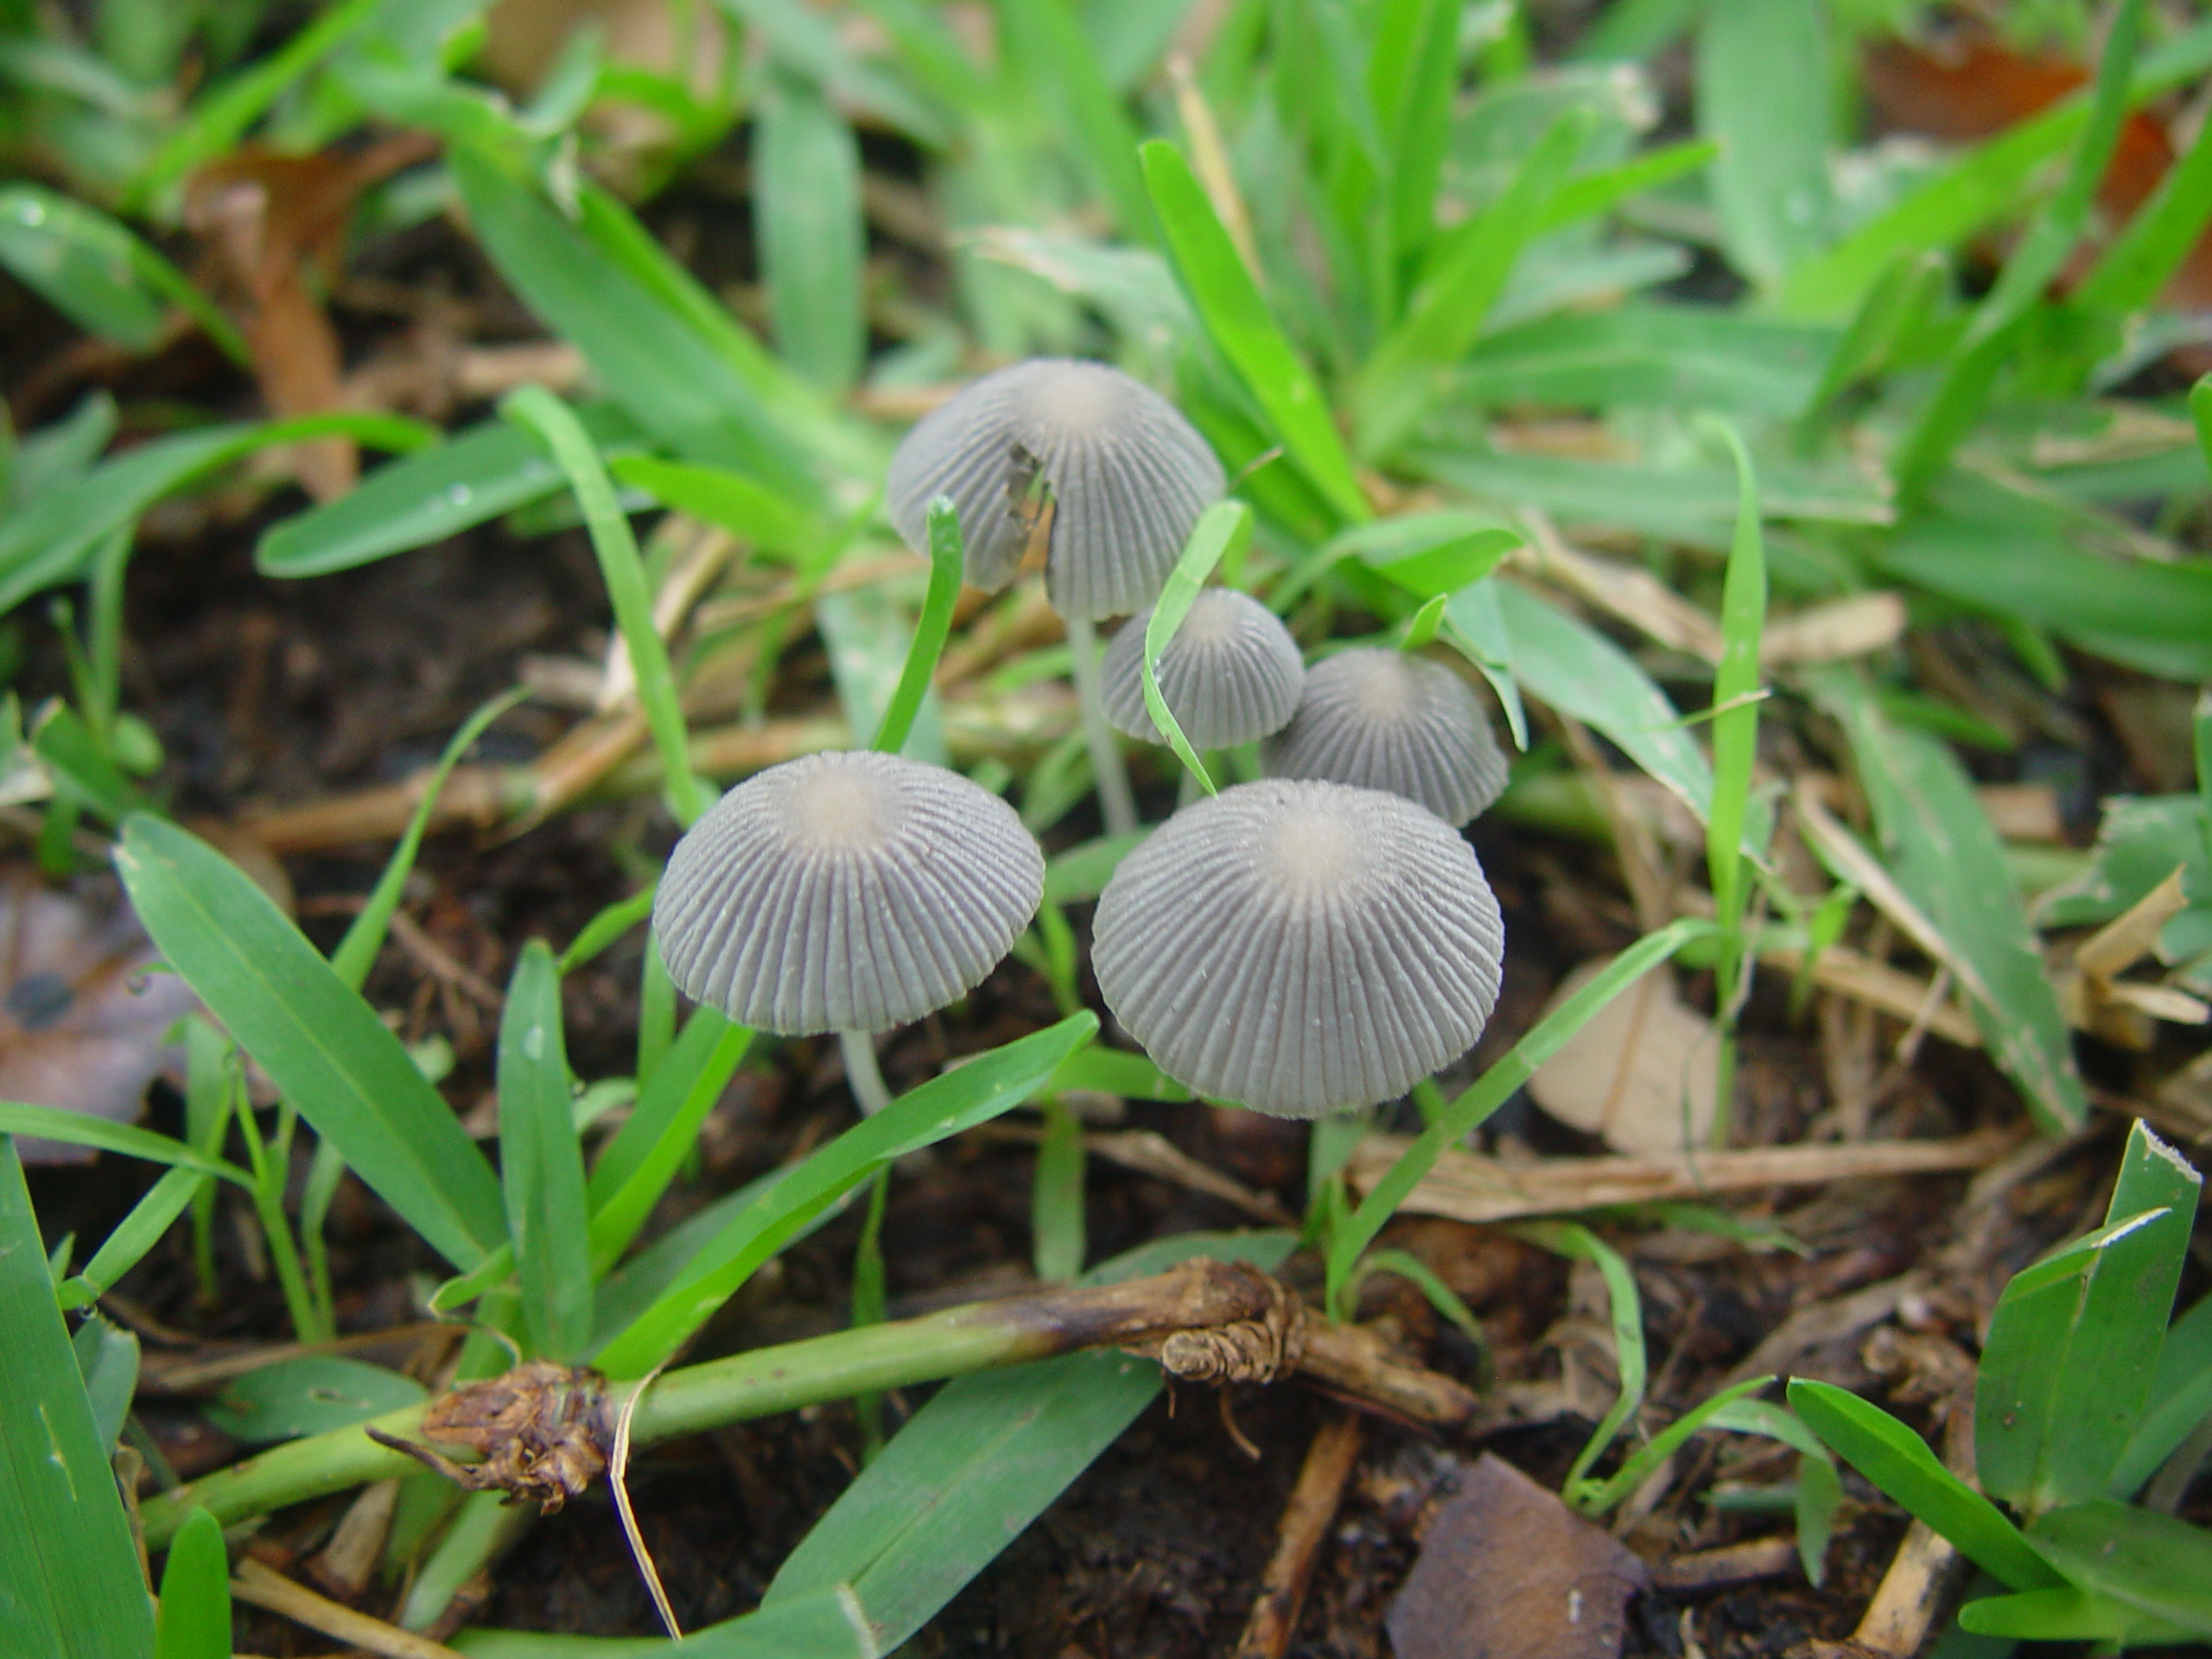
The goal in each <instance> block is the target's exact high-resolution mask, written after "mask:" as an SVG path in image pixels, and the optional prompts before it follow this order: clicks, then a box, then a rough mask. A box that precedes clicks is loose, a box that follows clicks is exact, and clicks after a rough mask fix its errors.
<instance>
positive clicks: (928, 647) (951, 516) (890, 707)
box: [868, 495, 964, 754]
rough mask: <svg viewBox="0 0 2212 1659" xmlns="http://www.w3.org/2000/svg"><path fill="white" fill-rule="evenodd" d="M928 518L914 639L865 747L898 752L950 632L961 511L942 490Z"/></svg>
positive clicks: (956, 586) (959, 559)
mask: <svg viewBox="0 0 2212 1659" xmlns="http://www.w3.org/2000/svg"><path fill="white" fill-rule="evenodd" d="M927 522H928V527H929V547H930V585H929V592H928V593H927V594H925V596H924V598H923V600H922V615H921V620H919V621H918V622H917V623H916V624H915V625H914V643H913V645H912V646H911V647H910V648H909V649H908V651H907V652H906V664H905V665H904V666H903V667H902V668H901V669H900V670H899V683H898V686H897V687H896V688H895V689H894V690H893V691H892V693H891V701H890V702H889V703H888V704H887V706H886V707H885V709H884V710H883V721H882V723H881V724H880V725H879V726H878V727H877V728H875V741H874V742H873V743H871V744H869V746H868V747H870V748H873V749H878V750H880V751H881V752H882V753H886V754H896V753H899V750H900V749H901V748H903V747H905V746H906V737H907V734H909V733H911V732H912V730H913V729H914V716H915V715H917V714H918V713H919V712H920V711H921V707H922V699H923V697H924V696H925V695H927V693H928V691H929V689H930V682H931V679H933V678H934V677H936V674H937V663H938V658H939V657H940V656H942V655H944V642H945V639H946V637H947V636H948V635H949V634H950V632H952V607H953V606H954V604H955V603H956V602H957V601H958V600H959V598H960V572H961V568H962V565H963V560H964V555H963V550H962V545H961V537H960V515H959V514H958V513H957V512H955V511H954V510H953V505H952V502H951V501H950V499H949V498H947V497H945V496H942V495H940V496H938V498H937V499H934V500H932V501H931V503H930V505H929V511H928V515H927Z"/></svg>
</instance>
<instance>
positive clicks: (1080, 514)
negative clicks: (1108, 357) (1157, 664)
mask: <svg viewBox="0 0 2212 1659" xmlns="http://www.w3.org/2000/svg"><path fill="white" fill-rule="evenodd" d="M1222 482H1223V480H1222V471H1221V462H1220V461H1218V460H1217V459H1216V458H1215V456H1214V453H1213V451H1212V450H1211V448H1207V446H1206V442H1205V439H1204V438H1202V437H1200V436H1199V435H1198V433H1197V432H1196V431H1195V430H1193V429H1192V426H1191V423H1189V422H1188V421H1186V420H1185V419H1184V418H1183V416H1181V415H1180V414H1179V412H1178V411H1177V410H1176V409H1175V406H1174V405H1173V404H1170V403H1169V402H1168V401H1167V400H1166V398H1165V397H1161V396H1160V394H1159V393H1158V392H1156V391H1153V390H1152V389H1151V388H1150V387H1149V386H1147V385H1144V384H1142V383H1141V381H1137V380H1134V379H1132V378H1129V377H1128V375H1126V374H1123V373H1122V372H1121V371H1120V370H1119V369H1116V368H1109V366H1108V365H1105V364H1103V363H1086V362H1081V361H1078V360H1077V359H1071V358H1035V359H1031V360H1030V361H1028V362H1026V363H1017V364H1015V365H1014V366H1013V367H1011V368H1006V369H1001V370H999V371H998V372H996V373H995V374H987V375H985V376H984V377H983V378H982V379H980V380H978V381H976V382H975V383H974V384H973V385H969V386H968V387H967V388H966V389H965V390H963V391H961V392H959V393H958V394H957V395H956V396H955V397H952V398H951V400H950V401H949V402H948V403H946V404H944V405H943V406H941V407H940V408H938V409H937V410H933V411H931V413H930V414H928V415H926V416H924V417H923V418H922V419H921V420H920V421H919V422H918V423H916V424H915V426H914V428H913V429H912V431H910V432H909V433H907V434H906V438H905V439H904V440H903V441H902V442H900V443H899V448H898V452H897V453H896V454H893V456H892V458H891V477H890V482H889V485H888V488H887V500H888V504H889V508H890V513H891V522H892V523H893V524H895V525H896V526H897V527H898V531H899V535H901V536H902V537H905V538H906V543H907V544H908V545H909V546H911V547H913V548H916V549H920V548H921V547H922V546H923V545H924V542H925V536H926V534H927V516H928V512H929V504H930V502H931V499H934V498H935V497H937V496H939V495H946V496H950V497H951V498H952V505H953V506H954V507H955V508H956V509H957V510H958V512H959V514H960V529H961V533H962V536H963V539H964V541H965V544H966V549H967V571H966V574H967V578H968V580H969V582H970V583H972V584H973V585H974V586H976V587H978V588H984V589H986V590H989V591H995V590H996V589H998V588H1003V587H1005V586H1006V584H1007V582H1010V581H1012V580H1013V579H1014V570H1015V568H1016V567H1017V566H1019V565H1020V563H1021V556H1022V552H1023V550H1025V549H1026V548H1027V546H1028V545H1029V539H1030V537H1031V536H1032V535H1033V533H1034V532H1035V531H1036V529H1037V526H1038V524H1039V518H1040V517H1041V515H1042V512H1043V511H1044V507H1045V505H1046V498H1047V495H1049V499H1050V505H1051V507H1052V526H1051V530H1050V543H1049V551H1048V553H1047V556H1046V564H1045V588H1046V594H1048V595H1049V596H1050V597H1051V599H1052V608H1053V609H1054V610H1055V611H1058V613H1060V614H1061V615H1062V616H1063V617H1079V618H1081V619H1083V620H1086V621H1093V620H1097V619H1098V618H1100V617H1107V616H1122V615H1125V614H1127V613H1128V612H1131V611H1134V610H1136V609H1139V608H1140V607H1143V606H1146V605H1148V604H1150V603H1151V602H1152V601H1153V600H1154V599H1155V598H1157V597H1158V596H1159V594H1160V588H1161V587H1162V586H1163V585H1164V584H1165V583H1166V580H1167V573H1168V572H1169V571H1170V570H1171V569H1173V568H1174V565H1175V560H1176V557H1177V556H1178V555H1179V554H1180V553H1181V552H1182V550H1183V543H1184V542H1185V540H1186V539H1188V537H1189V536H1190V533H1191V526H1192V524H1196V523H1197V522H1198V515H1199V514H1200V513H1201V512H1205V509H1206V506H1207V505H1208V504H1209V503H1211V502H1212V501H1213V500H1214V499H1217V497H1218V496H1219V495H1220V494H1221V492H1222Z"/></svg>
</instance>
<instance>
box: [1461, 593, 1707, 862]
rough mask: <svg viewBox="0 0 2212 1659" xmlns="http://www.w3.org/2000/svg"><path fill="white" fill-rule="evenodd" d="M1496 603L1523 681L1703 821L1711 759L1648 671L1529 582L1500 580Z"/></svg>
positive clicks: (1515, 670)
mask: <svg viewBox="0 0 2212 1659" xmlns="http://www.w3.org/2000/svg"><path fill="white" fill-rule="evenodd" d="M1497 603H1498V609H1499V611H1500V613H1502V614H1503V618H1504V621H1505V628H1506V633H1507V637H1508V638H1509V639H1510V640H1511V642H1512V651H1513V656H1512V669H1513V677H1514V679H1515V680H1516V682H1518V683H1519V684H1520V687H1521V689H1522V690H1523V691H1525V692H1527V693H1528V694H1529V696H1532V697H1535V699H1536V700H1537V701H1538V702H1545V703H1548V704H1550V705H1551V707H1552V708H1554V709H1557V710H1558V711H1559V712H1560V714H1563V715H1569V716H1571V717H1573V719H1576V720H1579V721H1582V722H1583V723H1584V724H1585V725H1586V726H1591V727H1594V728H1596V729H1597V730H1599V731H1600V732H1602V733H1604V734H1605V736H1606V738H1607V739H1609V740H1610V741H1611V742H1612V743H1613V744H1615V745H1616V746H1617V747H1618V748H1619V749H1620V750H1621V752H1622V753H1624V754H1626V755H1627V756H1628V757H1629V759H1630V760H1633V761H1635V762H1636V764H1637V765H1638V766H1642V767H1643V769H1644V771H1645V772H1649V773H1650V775H1651V776H1652V777H1654V778H1656V779H1658V780H1659V782H1661V783H1662V784H1664V785H1666V786H1667V788H1668V789H1669V791H1672V792H1673V793H1674V794H1675V795H1676V796H1678V797H1680V798H1681V801H1682V803H1683V804H1685V805H1687V806H1688V808H1689V809H1690V810H1691V811H1693V812H1694V813H1696V814H1697V816H1698V817H1699V819H1700V821H1702V820H1703V819H1704V818H1705V817H1706V816H1707V814H1708V813H1709V812H1710V811H1711V810H1712V806H1713V767H1712V766H1711V765H1710V764H1709V763H1708V762H1707V760H1706V758H1705V753H1704V751H1702V750H1701V749H1700V748H1699V747H1698V746H1697V743H1696V741H1695V740H1694V739H1693V738H1692V737H1691V736H1690V734H1689V733H1688V731H1687V730H1686V729H1685V728H1683V726H1682V724H1681V714H1680V712H1679V711H1678V710H1676V709H1675V705H1674V704H1673V703H1671V702H1668V701H1667V694H1666V693H1665V692H1663V691H1662V690H1660V689H1659V688H1658V687H1657V686H1656V685H1655V684H1654V683H1652V681H1651V677H1650V676H1649V675H1648V674H1646V673H1645V672H1644V671H1643V670H1642V669H1641V668H1638V667H1637V664H1636V663H1635V660H1634V659H1633V658H1630V656H1629V654H1628V653H1627V652H1624V651H1623V650H1622V649H1621V648H1620V647H1619V646H1618V645H1615V644H1614V643H1613V642H1612V641H1611V640H1610V639H1606V638H1605V635H1603V634H1602V633H1599V632H1598V631H1597V630H1596V629H1595V628H1592V627H1591V626H1588V625H1587V624H1586V623H1583V622H1580V621H1578V620H1576V619H1575V618H1573V617H1572V616H1569V615H1568V614H1567V613H1566V612H1565V611H1562V610H1560V608H1559V607H1556V606H1554V605H1553V604H1551V603H1550V602H1549V601H1546V600H1543V599H1541V598H1539V597H1537V596H1536V595H1535V594H1533V593H1531V592H1529V590H1528V589H1527V588H1519V587H1516V586H1514V585H1512V584H1511V583H1510V582H1509V583H1502V584H1500V585H1499V587H1498V589H1497Z"/></svg>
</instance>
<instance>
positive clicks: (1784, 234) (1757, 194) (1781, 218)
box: [1697, 0, 1833, 289]
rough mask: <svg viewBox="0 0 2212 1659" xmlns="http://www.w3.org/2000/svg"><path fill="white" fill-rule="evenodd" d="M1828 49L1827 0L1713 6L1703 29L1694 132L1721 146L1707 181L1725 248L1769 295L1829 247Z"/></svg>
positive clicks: (1756, 0) (1718, 0) (1733, 0)
mask: <svg viewBox="0 0 2212 1659" xmlns="http://www.w3.org/2000/svg"><path fill="white" fill-rule="evenodd" d="M1827 44H1828V19H1827V16H1826V9H1825V8H1824V7H1823V6H1822V5H1821V3H1820V0H1713V3H1712V4H1710V5H1708V6H1707V8H1706V13H1705V21H1704V22H1703V23H1702V24H1701V25H1700V28H1699V29H1698V35H1697V124H1698V130H1699V131H1700V133H1701V134H1702V135H1703V136H1704V137H1707V138H1708V139H1710V140H1712V141H1713V143H1716V144H1717V145H1719V156H1716V157H1715V158H1714V160H1713V170H1712V172H1711V173H1710V174H1708V175H1707V178H1708V180H1709V181H1710V183H1711V185H1712V189H1713V208H1714V211H1715V212H1716V213H1718V215H1719V219H1720V237H1721V243H1722V245H1723V246H1724V247H1725V248H1726V251H1727V254H1728V263H1729V264H1732V265H1733V266H1735V268H1736V269H1737V270H1738V271H1740V272H1741V273H1742V274H1743V275H1744V276H1745V277H1749V278H1750V279H1751V281H1752V282H1753V283H1756V284H1758V286H1759V287H1760V288H1762V289H1772V288H1774V287H1775V286H1777V284H1778V283H1780V282H1781V280H1782V278H1783V276H1784V275H1785V274H1786V273H1787V272H1788V271H1789V270H1790V269H1791V268H1792V267H1794V266H1796V265H1799V264H1803V263H1804V262H1805V260H1806V259H1808V257H1811V256H1813V255H1815V254H1817V253H1818V252H1820V251H1821V249H1822V248H1823V247H1824V246H1825V245H1827V239H1828V224H1829V215H1830V211H1831V207H1830V202H1829V198H1828V149H1829V144H1830V135H1829V131H1828V111H1829V107H1830V105H1831V103H1832V102H1833V100H1832V99H1830V98H1829V97H1827V95H1825V94H1824V92H1822V91H1821V88H1824V87H1826V86H1827V84H1828V70H1827V56H1828V53H1827ZM1784 64H1787V65H1788V66H1789V69H1788V72H1787V73H1778V71H1779V69H1780V66H1782V65H1784Z"/></svg>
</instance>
